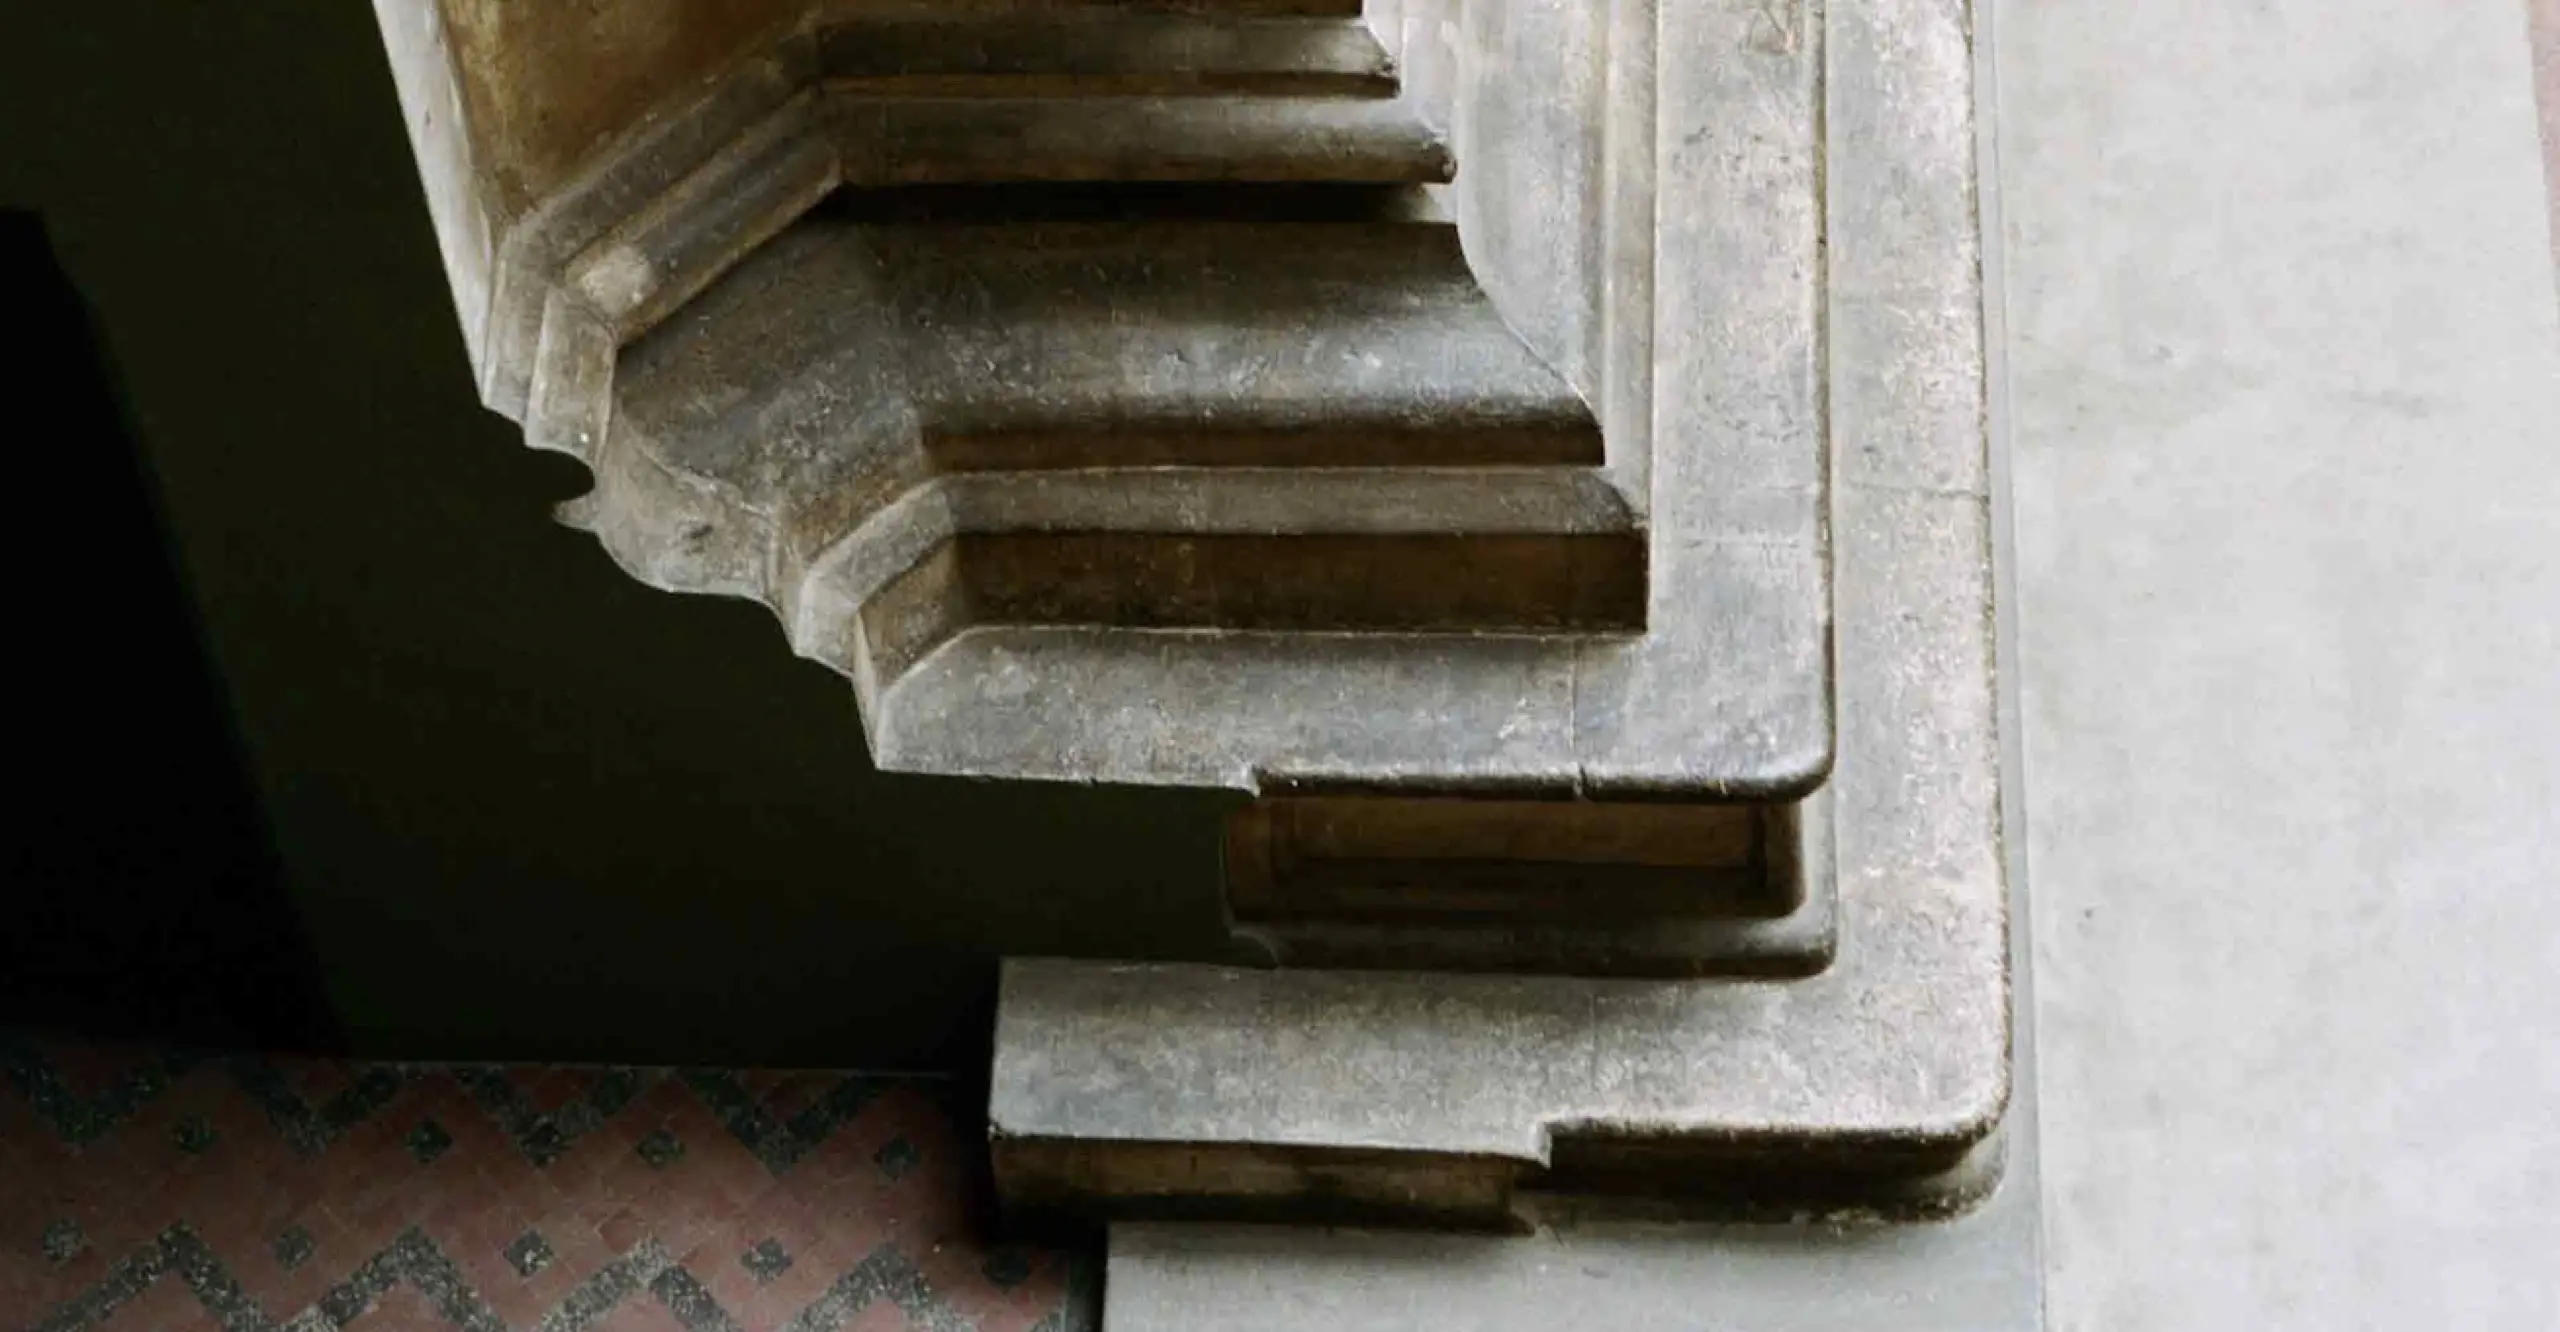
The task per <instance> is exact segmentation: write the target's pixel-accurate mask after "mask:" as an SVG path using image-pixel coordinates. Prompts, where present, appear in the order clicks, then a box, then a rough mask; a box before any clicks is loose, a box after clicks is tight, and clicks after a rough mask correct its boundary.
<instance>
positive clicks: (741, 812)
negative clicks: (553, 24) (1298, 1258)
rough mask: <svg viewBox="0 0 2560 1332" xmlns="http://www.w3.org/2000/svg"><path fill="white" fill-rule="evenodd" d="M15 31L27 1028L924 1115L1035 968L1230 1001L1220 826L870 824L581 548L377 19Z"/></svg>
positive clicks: (702, 616)
mask: <svg viewBox="0 0 2560 1332" xmlns="http://www.w3.org/2000/svg"><path fill="white" fill-rule="evenodd" d="M9 10H10V12H9V14H8V15H7V16H6V17H5V18H0V206H6V207H9V208H13V209H18V210H23V211H22V213H21V215H20V216H19V217H18V218H16V219H15V221H14V222H13V224H12V225H11V226H10V228H9V229H8V235H9V237H10V238H11V239H10V240H9V242H8V245H7V253H6V259H5V262H6V266H7V272H6V281H7V283H8V284H9V285H8V287H7V289H6V293H7V294H6V304H7V309H6V310H5V311H0V317H4V318H5V319H6V320H7V322H8V325H9V327H8V333H9V334H10V337H11V341H12V343H13V344H16V345H21V346H24V345H29V340H30V339H33V341H34V345H37V346H38V347H39V351H38V352H37V353H34V354H19V353H11V354H10V355H9V356H8V357H7V358H5V359H6V360H7V362H8V371H9V374H8V379H7V384H8V388H9V392H10V399H11V402H10V408H9V411H10V415H11V417H12V418H13V419H12V421H11V424H10V426H9V429H8V441H9V454H10V457H11V462H12V466H11V470H10V473H9V475H10V485H11V497H12V499H13V500H14V504H13V508H14V510H15V522H14V523H13V524H12V526H13V527H14V528H15V529H16V530H15V531H14V533H13V534H12V535H11V536H10V537H9V551H10V555H11V560H10V565H9V577H10V582H11V584H12V591H11V596H12V598H13V599H14V601H15V602H16V603H17V609H18V615H17V616H16V617H13V618H14V623H13V625H12V628H13V632H12V633H11V635H10V638H11V640H12V643H11V649H12V650H11V652H10V656H12V657H13V658H17V659H18V660H19V661H20V663H21V666H22V668H24V667H25V666H26V664H27V663H30V662H32V663H34V665H33V666H32V668H31V669H28V670H27V671H26V673H25V674H24V675H22V676H21V678H20V683H19V686H18V689H17V691H16V693H17V697H16V698H15V699H14V700H13V704H14V707H13V709H12V710H13V712H15V713H16V714H17V717H18V720H17V721H16V722H15V723H14V725H13V732H14V734H15V735H16V737H17V738H16V740H15V742H14V743H13V744H12V746H11V749H12V757H13V758H14V759H16V760H17V761H16V763H15V764H13V766H14V767H16V768H18V769H19V775H20V776H21V778H32V779H33V780H32V781H31V782H27V783H25V784H24V786H22V789H26V788H28V787H31V788H32V789H33V791H34V794H31V795H22V796H20V797H18V802H17V803H18V808H17V811H16V813H15V814H14V815H13V817H12V818H11V820H10V823H11V825H12V826H11V828H10V830H9V833H8V837H9V856H10V859H9V860H8V862H7V878H6V882H5V885H0V892H5V893H6V894H7V896H8V899H9V900H8V902H7V904H6V911H7V914H6V917H5V919H0V1004H5V1005H7V1006H8V1007H7V1009H6V1011H0V1021H7V1020H32V1021H77V1022H82V1023H85V1024H87V1025H92V1026H97V1025H108V1026H127V1027H136V1028H139V1029H142V1030H146V1031H152V1032H155V1033H156V1032H165V1031H173V1030H174V1031H186V1032H196V1033H203V1034H206V1035H208V1036H210V1037H212V1038H218V1039H229V1038H243V1037H246V1038H256V1039H267V1040H284V1041H292V1042H301V1043H320V1044H328V1043H333V1042H334V1043H344V1044H346V1045H350V1046H352V1047H353V1048H355V1049H358V1050H360V1051H364V1052H369V1053H380V1054H394V1055H414V1056H472V1057H498V1056H543V1057H563V1058H611V1059H635V1060H693V1059H717V1060H722V1061H729V1062H740V1061H755V1060H776V1061H788V1062H822V1063H831V1064H870V1065H931V1064H941V1063H950V1062H955V1061H965V1060H968V1059H970V1058H973V1057H975V1055H976V1053H977V1051H978V1049H979V1047H980V1045H981V1043H982V1042H983V1041H984V1039H985V1031H984V1026H985V1022H986V1020H987V1002H988V997H989V995H990V993H991V984H992V976H993V960H994V958H995V957H996V956H998V955H1000V954H1002V953H1005V952H1021V953H1044V952H1067V953H1087V954H1110V955H1123V956H1159V957H1170V956H1214V955H1219V954H1221V953H1222V952H1223V951H1224V949H1225V948H1226V945H1225V942H1224V935H1223V930H1222V929H1221V927H1220V915H1219V908H1218V904H1217V900H1216V894H1215V887H1216V882H1217V862H1216V857H1217V851H1216V835H1215V829H1216V825H1217V821H1218V818H1219V816H1220V814H1221V813H1222V812H1223V811H1224V810H1225V809H1226V808H1228V807H1229V805H1228V802H1226V801H1225V800H1223V799H1221V798H1218V797H1212V796H1202V795H1196V794H1194V795H1179V794H1170V793H1151V792H1133V791H1096V790H1082V789H1059V788H1021V787H996V786H988V785H981V784H973V783H964V782H954V781H937V780H926V779H909V778H900V777H890V776H883V775H881V774H878V773H876V772H874V771H873V770H872V769H871V767H870V765H869V763H868V761H867V759H866V758H865V756H864V753H863V748H862V741H861V733H860V728H859V724H858V722H857V720H856V718H855V715H854V706H853V696H852V692H851V690H850V688H849V687H848V686H846V685H845V684H843V683H842V682H841V681H839V680H838V679H836V678H835V677H833V676H832V675H830V674H828V673H827V672H825V671H823V670H821V669H819V668H817V667H815V666H811V665H809V664H807V663H803V662H799V661H796V660H794V659H792V658H791V657H790V655H789V654H788V652H787V651H786V649H785V648H784V645H783V642H782V638H781V635H780V633H779V631H778V630H777V629H776V627H775V626H774V625H773V623H772V622H771V619H770V617H769V616H768V615H767V613H766V612H765V611H763V610H762V609H761V608H758V607H754V606H750V605H746V604H741V603H723V602H712V601H705V600H700V599H691V598H678V597H673V596H668V595H664V594H660V593H656V592H652V591H649V590H647V589H645V588H642V587H640V586H638V585H637V584H635V583H632V582H630V581H629V580H628V579H626V578H625V577H624V576H623V575H622V574H621V573H620V572H619V571H618V570H616V569H615V568H613V567H612V565H611V564H610V563H609V562H608V561H607V559H606V558H605V557H604V555H603V554H602V553H601V552H600V551H599V550H598V549H597V548H596V546H595V545H594V544H593V543H592V542H591V541H590V540H589V539H587V538H586V537H584V536H581V535H578V534H575V533H571V532H569V531H566V530H564V529H561V528H558V527H556V526H554V525H552V524H551V522H550V521H549V518H548V509H549V506H550V505H551V504H553V503H554V502H556V501H558V500H561V499H564V498H567V497H569V496H571V495H574V494H576V493H577V492H578V491H580V490H581V489H583V488H584V484H585V479H584V474H583V472H582V471H581V470H580V469H579V468H577V467H576V466H575V465H574V464H571V463H569V462H566V461H565V460H561V459H556V458H548V457H544V456H540V455H536V454H533V453H530V452H527V451H526V450H524V449H523V448H522V447H521V446H520V445H519V443H518V442H517V437H516V434H515V431H514V428H513V427H512V426H511V425H510V424H509V423H507V422H505V421H503V420H500V419H499V418H497V417H494V416H491V415H489V414H487V413H486V412H484V411H482V410H481V409H480V408H479V407H478V405H477V404H476V402H475V401H474V399H473V396H472V392H471V384H470V376H469V373H468V371H467V369H466V368H465V365H464V361H463V354H462V343H461V338H460V334H459V332H458V331H457V328H456V325H455V322H454V318H453V315H452V313H451V307H450V304H449V301H448V299H447V296H446V293H445V289H444V284H443V278H442V275H441V273H440V272H439V270H438V268H437V260H436V251H435V245H434V241H433V238H432V236H431V235H430V233H429V230H428V222H427V213H426V208H425V205H424V202H423V199H422V196H421V194H420V191H419V187H418V185H417V182H416V178H415V175H414V172H413V168H412V165H411V161H410V158H409V152H408V146H407V143H406V141H405V139H404V138H403V134H402V130H401V125H400V116H399V111H398V108H397V106H396V104H395V102H394V98H393V93H392V88H391V82H390V78H389V74H388V72H387V70H386V67H385V63H384V58H383V56H382V53H381V50H380V48H379V45H378V40H377V38H376V35H375V32H374V28H373V17H372V14H371V11H370V8H369V7H368V6H365V5H362V4H357V3H352V2H350V3H343V4H329V5H274V4H249V3H239V2H236V0H224V2H222V3H208V4H172V3H167V2H166V0H157V2H141V0H91V2H87V3H81V4H76V5H54V6H36V5H12V6H9ZM39 221H40V223H41V225H40V226H39V225H38V223H39ZM56 422H60V424H55V423H56Z"/></svg>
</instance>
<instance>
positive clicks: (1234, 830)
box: [1227, 796, 1803, 925]
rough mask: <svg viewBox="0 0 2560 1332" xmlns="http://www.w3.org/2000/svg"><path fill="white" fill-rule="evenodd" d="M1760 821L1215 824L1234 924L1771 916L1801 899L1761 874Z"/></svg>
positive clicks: (1514, 808)
mask: <svg viewBox="0 0 2560 1332" xmlns="http://www.w3.org/2000/svg"><path fill="white" fill-rule="evenodd" d="M1769 817H1770V815H1769V814H1768V813H1767V812H1766V811H1764V810H1763V809H1761V808H1759V807H1755V806H1749V805H1683V806H1671V805H1619V804H1608V805H1604V804H1594V803H1591V802H1588V801H1573V800H1559V801H1502V800H1397V799H1393V798H1378V797H1368V798H1362V797H1338V796H1337V797H1313V798H1305V797H1298V798H1281V799H1276V800H1264V801H1261V802H1258V803H1256V804H1254V805H1252V806H1250V807H1248V808H1246V809H1245V810H1243V811H1240V812H1239V813H1238V814H1237V815H1236V816H1235V818H1234V819H1232V820H1230V821H1229V823H1228V826H1227V905H1228V907H1229V909H1230V910H1232V911H1233V912H1234V913H1235V916H1236V919H1237V921H1238V923H1239V924H1246V925H1252V924H1264V923H1269V924H1281V923H1288V924H1299V923H1305V922H1316V921H1324V920H1337V921H1371V922H1375V923H1379V924H1396V923H1401V922H1410V921H1416V920H1422V921H1432V920H1437V921H1448V922H1460V921H1467V922H1475V923H1480V924H1490V923H1495V922H1509V923H1513V924H1520V925H1528V924H1548V925H1554V924H1572V923H1575V922H1606V921H1612V920H1620V921H1623V920H1627V919H1666V918H1680V917H1717V916H1730V915H1757V916H1775V915H1784V914H1785V913H1786V912H1788V911H1791V910H1793V909H1794V908H1795V906H1796V905H1797V904H1798V903H1799V902H1801V901H1802V900H1803V891H1802V885H1801V884H1800V883H1798V882H1796V881H1794V880H1792V879H1791V878H1785V877H1779V876H1773V875H1772V874H1771V873H1770V872H1769V871H1770V848H1769V841H1770V835H1771V830H1770V828H1769V827H1768V819H1769ZM1790 859H1791V858H1790Z"/></svg>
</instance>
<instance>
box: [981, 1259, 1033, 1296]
mask: <svg viewBox="0 0 2560 1332" xmlns="http://www.w3.org/2000/svg"><path fill="white" fill-rule="evenodd" d="M978 1270H979V1271H980V1272H983V1273H985V1274H986V1278H987V1280H989V1281H992V1282H994V1283H996V1285H998V1286H1000V1287H1003V1288H1004V1289H1006V1290H1011V1289H1013V1288H1014V1287H1016V1286H1019V1285H1021V1284H1022V1283H1023V1282H1025V1281H1028V1280H1030V1279H1031V1257H1030V1255H1028V1254H1025V1253H1024V1252H1023V1251H1022V1250H1020V1249H998V1250H996V1251H995V1252H993V1253H991V1254H988V1255H987V1260H986V1261H985V1262H983V1263H980V1264H979V1265H978Z"/></svg>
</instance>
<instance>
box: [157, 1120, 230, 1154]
mask: <svg viewBox="0 0 2560 1332" xmlns="http://www.w3.org/2000/svg"><path fill="white" fill-rule="evenodd" d="M221 1136H222V1135H221V1134H219V1133H216V1132H214V1128H213V1125H212V1124H211V1123H210V1122H208V1121H207V1120H206V1119H205V1117H204V1116H202V1115H189V1116H187V1117H186V1118H184V1119H181V1120H179V1121H178V1126H177V1127H176V1128H175V1129H172V1130H170V1132H169V1137H170V1140H171V1141H173V1142H175V1143H177V1144H178V1150H179V1151H182V1152H185V1153H186V1154H187V1155H189V1156H202V1155H203V1154H204V1152H205V1149H207V1148H209V1147H211V1146H213V1143H214V1139H216V1138H219V1137H221Z"/></svg>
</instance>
